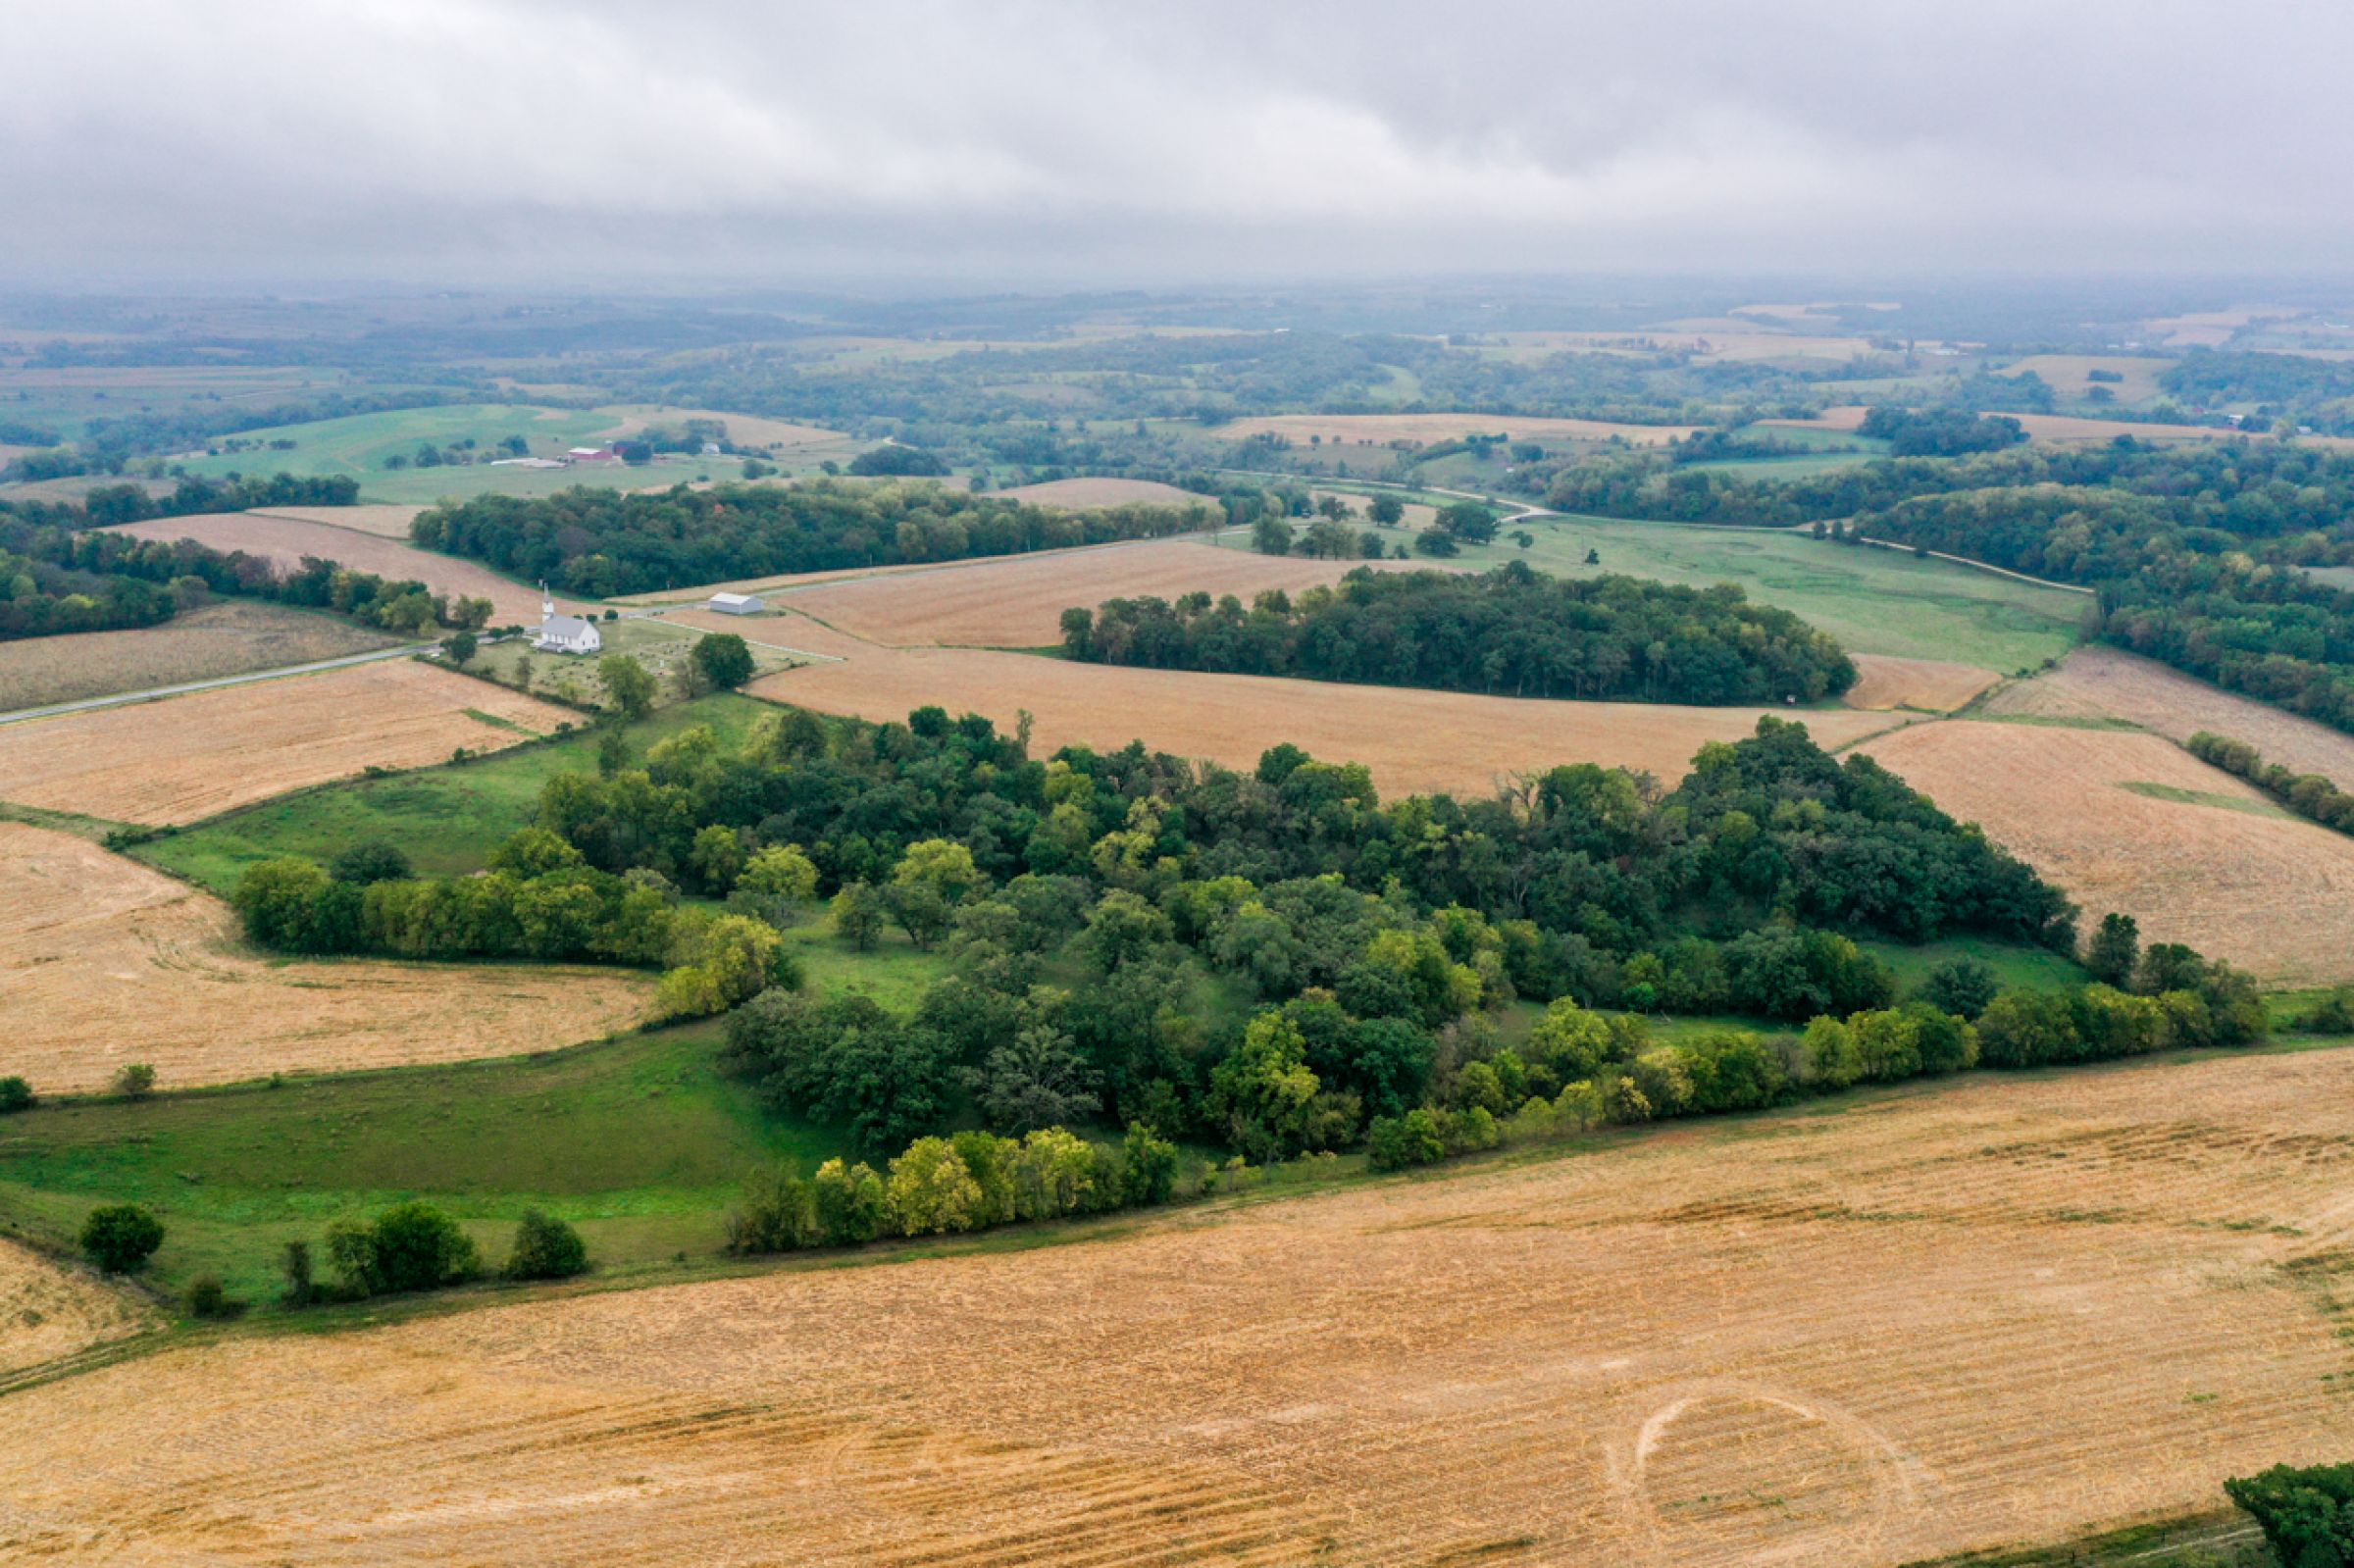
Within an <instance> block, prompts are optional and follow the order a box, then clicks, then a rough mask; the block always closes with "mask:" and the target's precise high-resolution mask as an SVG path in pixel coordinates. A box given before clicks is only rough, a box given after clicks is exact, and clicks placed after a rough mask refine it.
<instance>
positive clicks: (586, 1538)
mask: <svg viewBox="0 0 2354 1568" xmlns="http://www.w3.org/2000/svg"><path fill="white" fill-rule="evenodd" d="M2350 1095H2354V1051H2344V1050H2338V1051H2326V1052H2313V1053H2306V1054H2295V1055H2280V1056H2265V1057H2254V1058H2242V1059H2235V1060H2212V1061H2207V1062H2202V1063H2197V1064H2192V1065H2181V1064H2168V1065H2159V1066H2151V1065H2142V1066H2136V1067H2128V1068H2120V1069H2114V1070H2108V1071H2101V1072H2088V1073H2079V1074H2075V1075H2071V1076H2057V1075H2055V1076H2046V1077H2039V1078H2035V1079H2016V1078H2003V1077H1994V1076H1991V1075H1990V1076H1988V1077H1986V1078H1983V1079H1977V1080H1973V1081H1970V1082H1967V1083H1963V1084H1956V1085H1949V1086H1945V1087H1919V1088H1915V1089H1913V1090H1910V1091H1907V1092H1903V1093H1898V1094H1893V1095H1888V1096H1883V1097H1879V1098H1874V1099H1870V1100H1865V1101H1861V1102H1857V1101H1848V1102H1842V1103H1841V1104H1839V1105H1837V1106H1834V1107H1830V1108H1827V1109H1825V1110H1823V1111H1820V1112H1817V1113H1812V1114H1809V1113H1804V1112H1800V1113H1789V1114H1784V1115H1781V1116H1776V1117H1773V1118H1770V1119H1766V1120H1763V1121H1751V1122H1746V1123H1740V1124H1715V1125H1694V1126H1691V1127H1685V1128H1676V1129H1672V1130H1667V1131H1663V1132H1658V1133H1654V1134H1652V1135H1650V1136H1648V1137H1645V1138H1637V1139H1634V1140H1631V1141H1629V1142H1626V1143H1623V1144H1620V1145H1618V1146H1615V1147H1612V1148H1609V1149H1606V1150H1603V1151H1599V1152H1594V1153H1589V1154H1585V1155H1579V1156H1573V1157H1566V1158H1560V1159H1554V1160H1548V1161H1543V1162H1540V1163H1531V1164H1526V1165H1521V1166H1518V1167H1513V1168H1505V1169H1493V1170H1488V1171H1483V1172H1476V1173H1469V1174H1458V1175H1454V1176H1447V1177H1441V1178H1437V1179H1431V1180H1424V1181H1420V1182H1396V1183H1386V1184H1381V1185H1376V1186H1371V1187H1364V1188H1357V1189H1350V1190H1346V1191H1341V1192H1333V1193H1327V1194H1323V1195H1319V1196H1314V1197H1309V1198H1303V1199H1295V1200H1291V1201H1286V1202H1272V1203H1261V1204H1257V1205H1254V1206H1251V1207H1246V1208H1239V1209H1231V1210H1226V1211H1223V1212H1215V1211H1211V1212H1203V1211H1196V1212H1191V1213H1181V1214H1176V1215H1171V1216H1169V1217H1166V1218H1164V1219H1160V1220H1157V1221H1154V1220H1148V1221H1146V1222H1145V1223H1143V1224H1142V1225H1141V1226H1140V1227H1139V1228H1137V1229H1136V1230H1134V1231H1131V1232H1129V1233H1128V1234H1125V1235H1119V1236H1114V1237H1109V1238H1106V1239H1097V1240H1091V1241H1082V1242H1075V1243H1072V1244H1067V1245H1063V1246H1056V1247H1049V1248H1047V1249H1044V1250H1036V1251H1025V1252H985V1253H977V1254H973V1255H968V1256H962V1257H950V1258H940V1259H934V1260H930V1261H910V1262H904V1263H896V1264H889V1265H885V1266H881V1267H874V1268H859V1269H841V1268H819V1269H811V1270H807V1271H800V1272H786V1273H778V1274H772V1275H767V1276H763V1277H757V1278H750V1279H743V1280H735V1281H728V1282H721V1283H709V1284H701V1285H692V1286H682V1287H673V1288H669V1289H665V1290H641V1291H634V1292H623V1293H610V1294H602V1295H591V1296H577V1297H573V1298H571V1299H563V1300H552V1301H545V1302H538V1303H531V1304H523V1305H516V1306H510V1307H502V1308H496V1309H491V1310H485V1311H476V1312H471V1313H466V1314H461V1315H454V1316H443V1317H437V1318H432V1319H426V1320H421V1321H417V1322H413V1323H409V1324H404V1325H400V1326H396V1327H390V1328H381V1329H374V1330H368V1331H364V1332H359V1333H350V1334H341V1335H335V1336H332V1337H317V1338H307V1337H306V1338H295V1337H281V1338H272V1339H266V1340H264V1339H244V1340H229V1341H226V1342H220V1343H216V1344H213V1345H210V1346H205V1347H197V1348H190V1349H185V1350H177V1351H174V1352H172V1353H170V1354H167V1355H163V1356H158V1357H153V1358H149V1359H146V1360H142V1361H140V1362H137V1363H135V1364H130V1365H125V1366H118V1367H113V1368H109V1369H106V1370H102V1371H98V1372H94V1373H89V1374H85V1375H83V1376H80V1377H77V1378H74V1379H72V1380H70V1381H68V1382H65V1383H62V1384H57V1385H51V1386H48V1387H43V1388H39V1389H34V1390H30V1391H26V1392H24V1393H22V1394H18V1395H15V1396H12V1397H11V1398H10V1399H9V1401H8V1405H7V1408H8V1413H9V1416H10V1419H9V1420H8V1421H6V1422H0V1549H13V1550H15V1551H17V1552H19V1553H22V1554H25V1555H27V1556H31V1555H36V1554H37V1555H39V1556H40V1557H41V1560H43V1561H59V1562H96V1561H116V1562H120V1561H141V1562H158V1563H161V1562H182V1561H198V1560H201V1561H207V1562H217V1563H263V1562H268V1563H284V1564H306V1563H335V1564H394V1563H399V1564H409V1563H418V1564H422V1563H441V1562H450V1561H469V1562H498V1563H571V1562H583V1561H594V1562H597V1563H600V1564H637V1563H645V1564H653V1563H685V1562H693V1563H696V1564H750V1563H788V1562H790V1563H793V1564H834V1563H842V1564H849V1563H856V1564H861V1565H865V1564H875V1565H914V1564H923V1565H926V1568H966V1565H980V1564H991V1565H1009V1564H1016V1563H1023V1564H1039V1565H1045V1564H1055V1565H1061V1564H1067V1563H1100V1564H1115V1563H1116V1564H1130V1563H1166V1564H1179V1563H1203V1564H1208V1563H1216V1564H1230V1563H1238V1562H1239V1563H1247V1564H1269V1565H1272V1564H1279V1563H1280V1564H1293V1563H1305V1562H1333V1563H1348V1564H1353V1565H1368V1568H1380V1565H1389V1564H1398V1565H1406V1564H1414V1565H1421V1564H1429V1563H1440V1562H1445V1563H1469V1562H1479V1563H1484V1564H1510V1565H1537V1564H1547V1565H1551V1564H1565V1563H1580V1564H1582V1563H1594V1564H1604V1563H1608V1564H1612V1565H1618V1564H1632V1565H1637V1568H1712V1565H1722V1568H1732V1565H1737V1564H1740V1565H1746V1564H1754V1563H1760V1562H1773V1563H1781V1564H1792V1565H1806V1568H1873V1565H1891V1564H1896V1563H1902V1562H1909V1561H1913V1560H1915V1559H1919V1558H1925V1557H1932V1556H1937V1555H1941V1554H1943V1553H1946V1552H1950V1551H1954V1550H1958V1549H1963V1548H1968V1547H1980V1546H1993V1545H1996V1544H1999V1543H2018V1542H2022V1541H2037V1540H2050V1539H2053V1538H2056V1537H2060V1536H2063V1535H2066V1534H2070V1533H2073V1532H2074V1531H2076V1530H2078V1529H2081V1528H2085V1527H2090V1526H2095V1525H2101V1524H2108V1523H2114V1522H2120V1521H2124V1520H2126V1519H2130V1518H2133V1517H2136V1516H2146V1515H2150V1514H2157V1513H2168V1512H2175V1511H2181V1510H2187V1509H2191V1508H2206V1507H2211V1506H2213V1505H2215V1503H2216V1500H2217V1497H2218V1491H2217V1488H2218V1483H2219V1482H2220V1481H2221V1480H2222V1479H2223V1478H2224V1477H2226V1476H2229V1475H2236V1474H2245V1473H2247V1472H2249V1471H2251V1470H2255V1469H2258V1468H2261V1467H2262V1466H2264V1465H2267V1464H2270V1463H2272V1462H2274V1461H2276V1460H2282V1459H2290V1460H2303V1459H2306V1458H2309V1457H2311V1456H2312V1455H2314V1454H2317V1453H2320V1454H2327V1453H2335V1452H2342V1451H2344V1450H2345V1449H2346V1447H2347V1446H2348V1444H2349V1442H2354V1396H2350V1395H2349V1394H2348V1392H2347V1391H2345V1389H2346V1386H2345V1383H2344V1381H2343V1380H2344V1379H2345V1377H2346V1375H2347V1373H2348V1372H2349V1371H2354V1352H2349V1349H2348V1347H2347V1346H2346V1344H2345V1343H2344V1342H2343V1341H2341V1340H2339V1339H2338V1338H2337V1336H2336V1332H2335V1325H2336V1322H2337V1320H2336V1319H2335V1318H2334V1317H2333V1316H2331V1315H2330V1313H2329V1311H2328V1310H2327V1308H2328V1304H2329V1303H2330V1301H2331V1299H2332V1297H2333V1296H2334V1294H2335V1293H2336V1292H2337V1291H2338V1290H2340V1289H2342V1284H2341V1282H2340V1281H2339V1280H2338V1279H2336V1278H2333V1271H2334V1270H2335V1269H2337V1268H2341V1267H2343V1264H2342V1262H2338V1261H2336V1260H2340V1259H2342V1257H2343V1255H2344V1254H2343V1252H2342V1250H2340V1249H2342V1248H2343V1247H2344V1245H2345V1244H2346V1242H2347V1241H2348V1240H2349V1239H2354V1230H2350V1228H2349V1223H2348V1218H2347V1214H2348V1207H2349V1203H2348V1195H2349V1192H2350V1191H2354V1138H2349V1136H2348V1134H2347V1132H2346V1129H2345V1126H2344V1118H2343V1116H2342V1115H2341V1114H2340V1109H2339V1108H2340V1107H2342V1106H2343V1105H2344V1104H2345V1103H2346V1101H2347V1099H2348V1097H2349V1096H2350Z"/></svg>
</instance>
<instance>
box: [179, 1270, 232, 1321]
mask: <svg viewBox="0 0 2354 1568" xmlns="http://www.w3.org/2000/svg"><path fill="white" fill-rule="evenodd" d="M180 1301H181V1304H182V1305H184V1306H185V1307H186V1308H187V1309H188V1316H190V1317H192V1318H233V1317H235V1316H236V1315H237V1314H238V1313H240V1312H243V1311H244V1310H245V1303H244V1302H242V1301H232V1300H230V1295H229V1291H228V1290H227V1289H226V1288H224V1287H223V1286H222V1284H221V1279H220V1276H219V1275H214V1274H199V1275H197V1276H196V1278H194V1279H193V1280H190V1281H189V1282H188V1288H187V1290H186V1291H185V1292H183V1293H182V1295H181V1297H180Z"/></svg>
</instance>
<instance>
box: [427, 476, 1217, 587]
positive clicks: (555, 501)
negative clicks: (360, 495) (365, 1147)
mask: <svg viewBox="0 0 2354 1568" xmlns="http://www.w3.org/2000/svg"><path fill="white" fill-rule="evenodd" d="M1213 518H1214V513H1213V512H1212V511H1211V509H1210V508H1209V506H1208V505H1207V504H1206V503H1204V504H1203V505H1201V506H1191V507H1169V506H1115V507H1107V508H1103V509H1100V510H1096V511H1089V512H1061V511H1052V510H1049V509H1048V508H1045V507H1037V506H1028V505H1024V504H1022V503H1019V502H1015V501H1010V500H1006V499H1004V498H1003V497H1000V496H992V495H976V494H973V493H971V492H969V491H965V490H960V489H953V488H949V487H947V486H944V485H939V484H929V483H920V482H902V483H884V484H853V483H847V482H825V481H818V482H811V483H806V484H794V485H790V486H780V485H743V484H722V485H719V486H716V487H714V488H712V489H708V490H691V489H689V488H688V487H687V486H685V485H683V484H682V485H678V486H676V487H674V488H672V489H668V490H662V491H657V492H652V493H645V492H634V493H624V492H622V491H618V490H614V489H610V488H601V487H586V486H584V487H577V488H574V489H569V490H564V491H560V492H558V493H557V494H555V495H551V496H546V497H543V498H540V499H536V500H532V499H525V498H522V497H519V496H506V495H484V496H478V497H476V498H475V499H473V500H470V501H466V502H463V503H460V504H458V505H454V506H444V507H438V508H435V509H434V510H431V511H427V512H424V513H421V514H419V516H418V518H417V520H416V522H415V523H414V524H413V525H412V526H411V527H412V535H413V537H414V538H415V539H416V542H417V543H419V544H421V545H424V546H425V547H426V548H428V549H435V550H446V551H448V552H449V553H451V554H453V555H463V556H470V557H472V558H473V559H475V560H478V561H483V562H486V563H487V564H489V565H490V566H492V567H495V568H497V569H498V570H499V571H502V572H505V573H508V574H509V575H511V576H514V577H519V578H524V579H527V580H531V581H540V580H544V581H546V582H551V583H554V584H555V585H556V586H558V587H561V588H563V589H565V590H566V591H568V592H572V593H579V594H585V595H588V596H590V597H603V596H605V595H608V594H616V593H642V592H647V591H651V590H654V589H659V588H672V587H679V586H683V585H689V584H693V583H698V582H721V581H724V580H726V579H729V578H750V577H771V576H778V575H782V574H785V573H789V572H819V571H830V570H833V569H836V568H842V567H861V566H881V565H887V564H893V563H897V562H905V561H952V560H958V559H961V558H963V557H966V556H974V555H1010V554H1015V553H1018V552H1021V551H1025V550H1043V549H1053V548H1057V547H1060V546H1064V545H1072V544H1103V543H1107V542H1109V541H1111V540H1114V539H1135V538H1157V537H1160V536H1162V535H1166V534H1171V533H1182V532H1185V531H1189V530H1194V529H1200V528H1203V527H1206V526H1207V525H1208V524H1209V523H1210V522H1211V521H1212V520H1213Z"/></svg>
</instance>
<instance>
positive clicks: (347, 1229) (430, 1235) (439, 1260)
mask: <svg viewBox="0 0 2354 1568" xmlns="http://www.w3.org/2000/svg"><path fill="white" fill-rule="evenodd" d="M327 1251H328V1257H329V1258H330V1259H331V1260H332V1261H333V1264H334V1266H335V1272H336V1273H337V1274H338V1275H339V1276H341V1278H342V1286H343V1291H344V1293H345V1294H346V1295H352V1296H365V1295H376V1294H380V1293H384V1292H392V1291H401V1290H435V1289H436V1288H438V1287H440V1286H444V1285H455V1284H457V1283H458V1282H459V1281H461V1280H466V1279H471V1278H472V1277H473V1276H474V1275H475V1274H476V1273H477V1272H478V1271H479V1270H480V1269H481V1267H482V1260H481V1257H480V1255H479V1254H478V1253H477V1252H476V1251H475V1246H474V1239H473V1238H471V1237H469V1236H468V1235H467V1234H466V1233H465V1232H464V1231H462V1230H460V1229H459V1228H458V1222H457V1221H456V1220H453V1219H451V1218H450V1217H449V1215H448V1214H446V1213H444V1212H443V1211H442V1210H440V1209H437V1208H435V1206H434V1205H433V1204H431V1203H419V1202H408V1203H395V1204H393V1205H392V1206H391V1207H390V1208H388V1209H386V1210H384V1213H382V1214H380V1215H378V1216H377V1217H376V1219H375V1221H374V1223H372V1224H362V1223H359V1222H357V1221H352V1220H341V1221H338V1222H336V1223H335V1224H333V1225H331V1226H329V1227H328V1231H327Z"/></svg>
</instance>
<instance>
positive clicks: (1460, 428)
mask: <svg viewBox="0 0 2354 1568" xmlns="http://www.w3.org/2000/svg"><path fill="white" fill-rule="evenodd" d="M1696 429H1698V427H1696V426H1691V425H1619V424H1613V423H1611V422H1609V421H1606V420H1580V419H1544V418H1540V417H1538V416H1534V415H1517V414H1262V415H1257V416H1255V417H1254V418H1251V419H1240V420H1236V421H1234V422H1233V423H1232V424H1229V425H1221V426H1219V427H1218V428H1217V430H1215V431H1213V432H1212V433H1213V434H1215V435H1216V436H1218V437H1219V438H1220V439H1222V440H1234V441H1240V440H1247V439H1249V438H1250V437H1251V436H1254V435H1280V436H1283V437H1285V438H1286V439H1288V440H1290V441H1291V442H1293V444H1295V445H1298V446H1305V445H1307V444H1308V437H1310V436H1311V435H1312V436H1318V437H1321V438H1322V439H1323V441H1324V442H1325V443H1326V444H1328V445H1329V444H1332V443H1335V442H1337V443H1339V444H1341V445H1344V446H1356V445H1359V444H1362V443H1365V442H1371V443H1372V444H1374V445H1376V446H1386V445H1388V444H1389V443H1390V442H1392V441H1412V442H1415V443H1416V444H1423V443H1427V442H1431V441H1453V440H1459V439H1461V438H1462V437H1463V436H1466V435H1477V434H1490V435H1492V434H1495V433H1496V432H1497V431H1499V430H1505V431H1510V434H1511V436H1512V438H1513V439H1514V440H1519V441H1607V440H1609V439H1611V438H1612V436H1618V437H1620V438H1622V439H1624V440H1626V441H1628V442H1629V443H1631V444H1633V445H1636V446H1664V445H1666V444H1667V443H1668V442H1669V441H1674V440H1681V439H1682V438H1683V437H1685V436H1687V435H1689V434H1691V433H1692V432H1693V430H1696Z"/></svg>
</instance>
